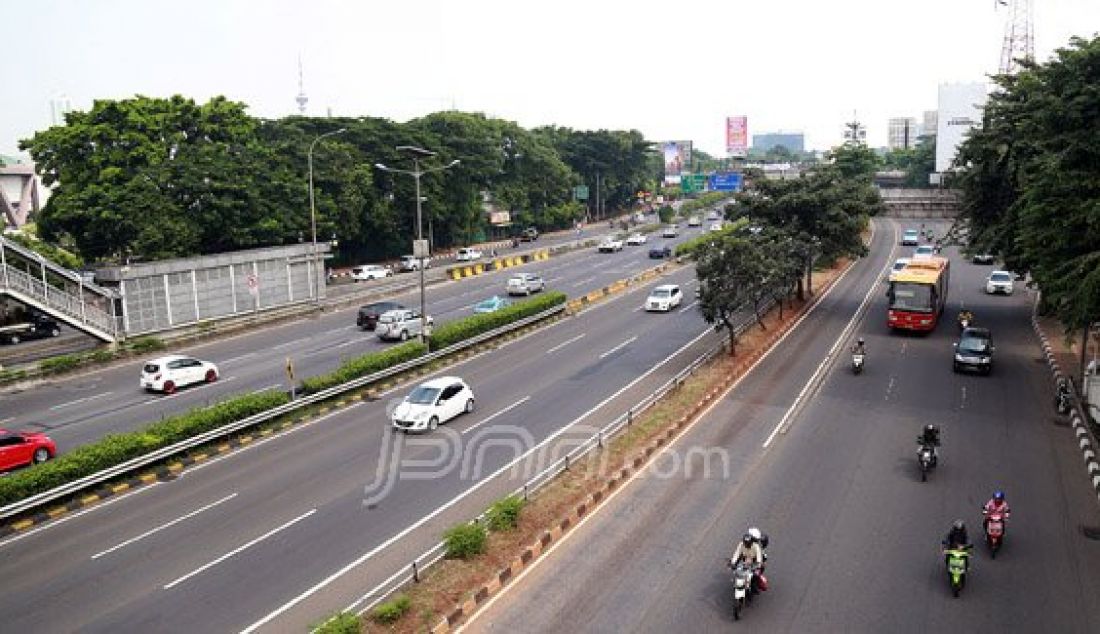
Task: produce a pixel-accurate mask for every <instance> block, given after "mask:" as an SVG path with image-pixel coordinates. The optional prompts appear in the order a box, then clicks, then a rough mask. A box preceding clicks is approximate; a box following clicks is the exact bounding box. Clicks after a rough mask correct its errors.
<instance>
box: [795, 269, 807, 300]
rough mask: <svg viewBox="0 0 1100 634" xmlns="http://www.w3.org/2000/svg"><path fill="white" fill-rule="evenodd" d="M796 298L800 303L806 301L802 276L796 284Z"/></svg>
mask: <svg viewBox="0 0 1100 634" xmlns="http://www.w3.org/2000/svg"><path fill="white" fill-rule="evenodd" d="M795 296H796V297H798V301H800V302H801V301H804V300H805V299H806V294H805V291H804V290H803V287H802V276H801V275H799V276H798V281H797V282H795Z"/></svg>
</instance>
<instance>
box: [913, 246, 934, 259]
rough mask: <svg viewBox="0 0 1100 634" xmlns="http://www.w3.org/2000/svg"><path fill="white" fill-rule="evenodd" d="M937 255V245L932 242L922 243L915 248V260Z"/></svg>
mask: <svg viewBox="0 0 1100 634" xmlns="http://www.w3.org/2000/svg"><path fill="white" fill-rule="evenodd" d="M933 255H936V247H934V246H932V245H930V244H922V245H920V246H919V247H917V248H916V249H914V250H913V259H914V260H925V259H928V258H930V257H932V256H933Z"/></svg>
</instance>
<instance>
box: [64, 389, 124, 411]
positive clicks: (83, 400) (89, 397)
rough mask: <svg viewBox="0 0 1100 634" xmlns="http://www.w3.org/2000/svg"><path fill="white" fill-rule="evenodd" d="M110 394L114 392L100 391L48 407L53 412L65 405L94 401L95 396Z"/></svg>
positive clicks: (100, 396)
mask: <svg viewBox="0 0 1100 634" xmlns="http://www.w3.org/2000/svg"><path fill="white" fill-rule="evenodd" d="M111 394H114V392H101V393H99V394H95V395H93V396H85V397H84V398H78V399H76V400H75V401H69V402H68V403H61V404H60V405H54V406H53V407H51V408H50V411H51V412H53V411H56V410H59V409H63V408H65V407H70V406H72V405H77V404H79V403H85V402H87V401H94V400H95V399H97V398H103V397H104V396H109V395H111Z"/></svg>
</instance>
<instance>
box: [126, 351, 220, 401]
mask: <svg viewBox="0 0 1100 634" xmlns="http://www.w3.org/2000/svg"><path fill="white" fill-rule="evenodd" d="M218 376H220V374H219V372H218V366H216V365H214V364H213V363H210V362H209V361H202V360H200V359H196V358H194V357H185V356H183V355H180V354H170V355H168V356H164V357H160V358H157V359H153V360H152V361H148V362H146V363H145V365H143V366H142V368H141V387H143V388H145V389H146V390H148V391H151V392H163V393H165V394H172V393H174V392H175V391H176V390H178V389H179V388H181V387H187V386H188V385H194V384H195V383H213V382H214V381H217V380H218Z"/></svg>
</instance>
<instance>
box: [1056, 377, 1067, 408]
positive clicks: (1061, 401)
mask: <svg viewBox="0 0 1100 634" xmlns="http://www.w3.org/2000/svg"><path fill="white" fill-rule="evenodd" d="M1054 407H1055V409H1057V410H1058V413H1059V414H1068V413H1069V410H1070V402H1069V385H1067V384H1066V381H1065V379H1062V380H1060V381H1058V393H1057V394H1056V395H1055V396H1054Z"/></svg>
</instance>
